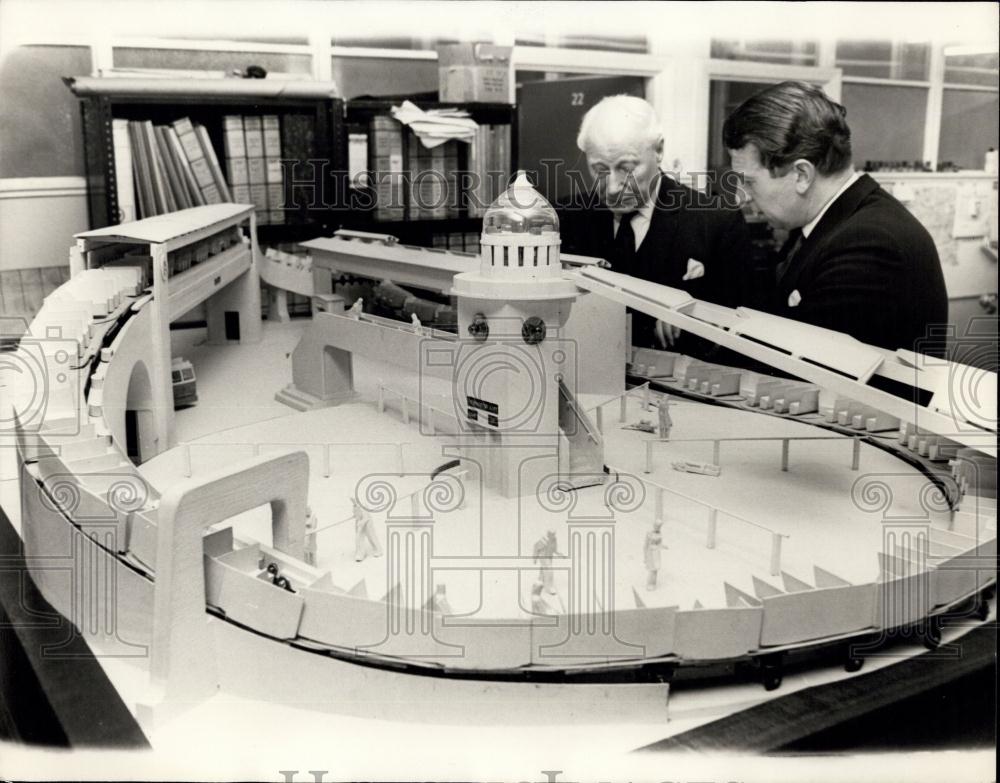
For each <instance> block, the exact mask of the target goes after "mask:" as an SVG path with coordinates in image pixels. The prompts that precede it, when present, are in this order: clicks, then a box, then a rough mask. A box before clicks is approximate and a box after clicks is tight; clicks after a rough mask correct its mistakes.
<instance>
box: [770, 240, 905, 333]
mask: <svg viewBox="0 0 1000 783" xmlns="http://www.w3.org/2000/svg"><path fill="white" fill-rule="evenodd" d="M814 268H815V270H816V273H815V275H814V277H813V278H812V280H811V281H810V283H809V285H808V286H804V290H803V291H802V292H801V295H802V301H801V302H800V303H799V305H798V306H796V307H794V308H791V310H790V313H791V315H792V317H793V318H796V319H798V320H802V321H806V322H807V323H811V324H815V325H816V326H823V327H826V328H828V329H835V330H838V331H844V327H845V324H850V325H851V329H850V331H851V333H852V334H853V335H854V336H855V337H857V339H859V340H861V341H862V342H866V343H872V344H876V345H877V344H880V343H881V342H883V341H884V340H885V338H886V336H887V335H889V334H892V333H893V331H894V330H895V329H896V328H897V326H896V324H897V322H898V319H899V315H900V313H899V303H900V302H901V301H902V300H903V299H904V298H905V297H906V296H907V295H908V294H909V293H910V292H909V289H910V288H911V287H912V286H913V285H914V282H915V281H913V280H909V279H908V274H907V264H906V260H905V258H903V255H902V253H901V252H900V250H899V249H898V248H897V246H896V243H895V242H894V241H893V236H892V234H891V232H890V230H889V229H888V228H886V227H882V226H877V225H870V224H869V225H861V226H857V227H856V228H855V230H852V231H850V232H840V233H839V235H838V236H837V237H836V241H829V242H827V243H826V245H825V247H824V248H823V250H822V253H821V255H820V257H819V258H818V259H817V263H816V264H815V266H814Z"/></svg>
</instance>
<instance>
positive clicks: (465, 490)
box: [12, 175, 997, 727]
mask: <svg viewBox="0 0 1000 783" xmlns="http://www.w3.org/2000/svg"><path fill="white" fill-rule="evenodd" d="M254 237H255V222H254V215H253V209H252V208H251V207H249V206H242V205H235V204H224V205H215V206H206V207H197V208H194V209H190V210H185V211H182V212H178V213H174V214H170V215H165V216H161V217H155V218H151V219H147V220H143V221H139V222H136V223H132V224H126V225H120V226H112V227H109V228H105V229H99V230H96V231H89V232H86V233H84V234H80V235H79V236H78V243H77V245H76V247H75V248H74V249H73V251H72V257H73V275H72V278H71V279H70V280H69V281H68V282H67V283H66V284H64V285H63V286H62V287H61V288H60V289H58V290H57V291H56V292H55V293H53V294H52V295H51V296H50V297H48V299H46V302H45V305H44V307H43V308H42V310H41V312H40V313H39V315H38V317H37V318H36V319H35V321H34V322H33V323H32V325H31V327H30V331H29V334H28V336H26V337H25V338H24V339H23V340H22V343H21V347H20V349H19V351H18V353H17V354H15V356H16V357H17V361H19V362H21V366H23V368H24V370H25V371H24V372H22V373H20V378H21V383H20V385H19V387H18V388H17V389H16V390H15V394H14V395H13V397H12V400H13V407H14V413H15V415H16V441H17V455H18V470H19V477H20V497H21V517H20V532H21V535H22V538H23V540H24V544H25V548H26V553H27V555H28V556H29V558H30V560H29V562H30V563H31V564H32V565H31V574H32V577H33V579H34V581H35V582H36V583H37V585H38V587H39V588H40V590H41V592H42V593H43V594H44V596H45V598H46V599H47V600H48V601H49V602H50V603H51V604H52V605H53V606H54V607H55V608H56V609H58V610H59V611H60V612H61V613H62V614H64V615H65V616H66V617H67V618H69V619H70V620H71V621H72V622H73V624H74V626H75V627H76V628H77V630H78V633H79V634H80V635H81V636H82V637H83V638H84V639H85V640H86V642H87V644H88V645H90V646H91V648H92V649H93V650H95V651H98V652H100V653H101V655H102V656H105V657H113V658H114V659H115V660H116V661H117V662H119V663H121V665H124V666H130V667H134V669H135V670H136V671H137V672H138V673H139V675H140V679H141V680H142V682H143V683H144V684H143V686H142V687H141V688H138V689H136V690H130V691H129V692H127V693H124V692H123V694H122V695H123V698H124V699H125V700H126V702H127V704H128V705H129V707H130V709H133V710H134V711H135V714H136V715H137V717H138V718H139V720H140V722H141V723H142V724H143V725H144V726H149V727H154V726H157V725H162V723H163V722H164V721H169V720H170V719H171V718H172V716H174V715H176V714H178V713H179V712H181V711H183V710H185V709H189V708H191V707H192V706H193V705H196V704H198V703H199V702H200V701H202V700H204V699H207V698H210V697H211V696H213V695H214V694H218V693H223V694H232V695H236V696H242V697H246V698H248V699H253V700H263V701H268V702H274V703H284V704H295V705H297V706H298V707H300V708H306V709H311V710H316V711H330V712H337V713H343V714H351V715H361V716H367V717H375V718H379V717H387V716H389V717H392V718H393V719H396V720H409V719H412V720H431V721H433V720H438V719H440V716H443V715H447V716H448V717H449V719H450V720H454V721H459V720H466V719H468V720H470V721H478V722H503V721H518V722H528V723H530V722H533V721H537V720H547V721H558V720H580V721H593V722H607V721H616V720H627V721H631V722H635V721H651V722H663V721H665V720H666V710H667V696H668V693H669V689H670V687H671V684H676V683H680V682H682V681H683V680H685V679H697V678H699V677H701V676H703V674H708V673H710V674H712V676H717V674H718V672H719V670H720V668H721V669H722V670H724V671H730V672H732V671H736V668H735V667H740V666H742V667H744V669H750V670H753V671H755V672H756V673H757V674H756V676H757V677H758V679H759V681H760V682H761V683H762V684H763V686H764V687H765V688H767V689H774V688H777V687H779V686H780V684H781V682H782V673H783V666H784V663H785V661H786V660H788V659H790V658H792V657H796V658H797V659H804V660H809V657H810V655H813V654H817V655H819V654H822V655H825V656H827V658H828V657H829V655H830V654H831V652H833V653H835V654H836V655H837V656H839V659H840V661H841V662H842V663H843V665H844V666H845V667H846V668H847V669H848V671H854V670H857V669H859V668H861V665H862V663H863V661H864V659H865V657H866V655H867V653H868V652H869V651H875V650H876V649H878V647H879V645H883V644H887V643H890V641H891V640H890V639H889V637H890V636H891V635H892V634H894V633H895V634H898V633H903V634H910V635H911V637H912V635H913V634H916V635H917V636H918V638H920V639H921V640H923V641H924V643H925V644H927V645H928V646H934V645H936V644H937V643H938V642H939V641H940V639H941V627H942V623H945V621H946V619H947V618H950V617H954V616H960V617H964V618H965V620H966V621H968V622H972V623H975V622H980V621H982V620H985V619H986V617H987V615H988V614H989V612H990V611H991V604H990V601H991V599H992V595H993V590H994V585H995V582H996V444H997V429H996V376H995V374H992V373H988V372H984V371H981V370H977V369H974V368H970V367H964V366H960V365H955V364H950V363H948V362H945V361H943V360H937V359H931V358H929V357H927V356H923V355H921V354H916V353H911V352H907V351H902V350H901V351H897V352H895V353H893V352H888V351H884V350H881V349H878V348H874V347H871V346H868V345H864V344H861V343H859V342H857V341H856V340H854V339H852V338H850V337H848V336H845V335H843V334H838V333H834V332H830V331H827V330H823V329H818V328H815V327H811V326H806V325H803V324H799V323H794V322H791V321H786V320H783V319H780V318H776V317H774V316H770V315H766V314H763V313H759V312H754V311H751V310H747V309H742V308H740V309H736V310H731V309H727V308H723V307H719V306H716V305H711V304H707V303H705V302H701V301H697V300H695V299H692V298H691V297H690V296H688V295H687V294H686V293H684V292H683V291H680V290H676V289H670V288H666V287H663V286H658V285H655V284H653V283H648V282H644V281H639V280H635V279H633V278H629V277H625V276H623V275H620V274H616V273H614V272H611V271H608V270H605V269H602V268H599V266H598V265H597V264H595V263H592V261H593V260H586V259H579V258H576V259H571V260H570V261H569V262H567V261H566V260H564V259H561V258H560V252H559V245H560V241H559V225H558V220H557V218H556V215H555V212H554V211H553V210H552V208H551V206H550V205H549V204H548V203H547V202H546V201H545V200H544V199H543V198H542V197H541V196H540V195H539V194H538V193H537V192H535V191H534V189H533V188H532V187H531V185H530V183H528V181H527V180H526V179H525V178H524V177H523V175H522V176H520V177H519V178H518V179H517V181H515V182H514V184H513V185H512V186H511V188H510V189H509V190H508V191H507V192H506V193H504V194H503V195H502V196H501V197H500V198H499V200H498V201H497V202H496V203H495V204H494V205H493V206H492V207H491V208H490V209H489V210H488V211H487V213H486V215H485V217H484V220H483V233H482V245H481V247H482V251H481V255H480V256H479V258H478V260H477V259H476V258H475V257H472V256H469V255H466V254H461V253H447V252H441V251H430V250H426V249H420V248H409V247H405V246H402V245H399V244H396V243H394V242H388V241H383V240H382V239H380V238H378V237H374V238H372V237H368V236H365V235H354V236H335V237H333V238H323V239H317V240H313V241H311V242H308V243H305V244H306V246H307V248H308V249H309V251H310V253H311V262H310V263H309V264H303V265H302V267H301V268H295V267H294V266H292V265H289V264H285V263H283V262H282V261H281V260H280V259H277V258H270V259H268V258H264V257H263V256H262V255H261V254H260V253H259V252H258V250H257V247H256V241H255V239H254ZM195 249H197V251H198V252H192V251H194V250H195ZM192 259H194V261H192ZM185 264H187V265H186V266H185ZM276 267H281V268H280V269H277V268H276ZM337 273H341V274H343V273H351V274H364V275H368V276H371V277H373V278H375V279H377V280H382V279H388V280H391V281H393V282H394V283H395V284H398V285H409V286H416V287H418V288H421V289H423V290H429V291H437V292H441V293H446V294H449V295H451V296H453V297H454V298H455V302H456V309H457V316H458V334H457V335H456V334H454V333H451V332H444V331H439V330H437V329H434V328H431V327H429V326H423V325H421V323H420V322H419V320H418V319H413V320H412V321H409V322H407V321H394V320H388V319H384V318H380V317H377V316H372V315H368V314H365V313H364V312H363V308H362V306H361V304H360V303H358V302H345V301H344V300H343V299H342V298H341V297H339V296H338V295H337V294H336V293H335V291H334V286H333V280H334V278H335V276H336V274H337ZM279 275H280V276H281V278H280V279H281V281H282V282H278V280H279ZM293 278H294V279H293ZM261 280H263V281H264V282H265V283H268V284H269V285H278V286H282V287H283V289H284V290H293V291H296V292H298V293H306V294H309V295H312V296H314V297H315V298H316V299H315V301H316V306H315V308H314V313H313V317H312V320H311V322H309V324H308V325H307V326H305V327H301V326H300V327H297V328H296V329H295V330H293V331H288V329H289V328H291V327H292V326H293V325H290V324H282V323H279V322H275V323H269V324H267V325H266V326H267V328H262V323H261V319H260V290H261V289H260V283H261ZM279 301H282V298H281V297H278V296H277V295H274V298H273V299H272V302H279ZM201 304H203V305H204V307H205V312H206V320H207V324H208V330H207V336H208V345H206V346H198V347H194V348H191V347H190V346H188V347H187V348H185V349H184V354H185V357H186V358H188V359H189V360H190V361H191V362H192V364H193V365H194V367H195V368H196V369H197V374H198V393H199V404H198V405H197V406H195V407H192V408H190V409H187V410H182V411H178V412H176V414H175V412H174V405H173V399H172V395H171V374H170V373H171V353H172V349H171V341H172V339H177V336H176V335H174V334H172V333H171V332H170V330H169V325H170V322H171V321H172V320H175V319H177V318H178V317H179V316H181V315H183V314H185V313H187V312H188V311H190V310H191V309H192V308H193V307H196V306H198V305H201ZM626 306H628V307H631V308H633V309H635V310H638V311H641V312H645V313H648V314H650V315H652V316H653V317H655V318H658V319H660V320H662V321H664V322H666V323H669V324H672V325H674V326H677V327H679V328H680V329H682V330H685V331H689V332H692V333H694V334H696V335H699V336H701V337H704V338H706V339H708V340H711V341H714V342H716V343H718V344H720V345H722V346H725V347H726V348H728V349H731V350H733V351H736V352H737V353H740V354H743V355H745V356H748V357H750V358H752V359H754V360H755V361H757V362H763V363H766V364H768V365H770V366H772V367H774V368H775V370H776V372H777V373H780V374H782V375H781V377H771V376H766V375H762V374H759V373H752V372H747V371H741V370H738V369H733V368H728V367H720V366H715V365H712V364H708V363H705V362H700V361H694V360H692V359H690V358H688V357H684V356H679V355H677V354H672V353H667V352H649V351H644V352H641V355H640V354H636V355H635V356H632V355H630V354H629V353H628V351H627V346H626V345H625V343H624V335H625V319H626V316H625V307H626ZM275 309H276V310H279V309H283V306H282V307H280V308H275ZM276 315H278V316H280V315H282V313H276ZM283 329H284V330H285V331H282V330H283ZM289 334H290V335H292V336H293V337H294V339H297V340H298V342H297V345H295V347H294V350H290V348H291V345H294V343H291V344H289V343H288V340H287V335H289ZM298 335H301V338H300V339H299V337H298ZM282 340H284V342H282ZM286 346H287V347H286ZM288 352H290V353H291V356H290V357H287V358H286V354H287V353H288ZM626 364H628V365H629V368H630V372H631V374H632V376H633V377H636V376H638V379H639V381H640V384H641V385H637V386H633V387H632V388H630V389H626V388H625V370H626ZM233 368H235V369H233ZM650 368H652V369H650ZM646 370H649V372H648V378H649V379H648V380H646V381H645V382H644V383H642V376H646V375H647V373H646ZM227 373H229V374H227ZM213 376H215V377H216V378H223V379H224V380H223V381H222V382H221V384H219V385H217V386H213ZM233 379H237V380H235V381H234V380H233ZM886 381H891V382H893V383H894V384H895V385H897V386H901V387H905V388H906V389H908V390H912V389H916V390H919V393H920V395H919V396H920V399H921V400H923V403H922V404H915V403H914V402H912V401H911V400H907V399H905V398H904V397H903V396H897V395H895V394H892V393H889V392H887V391H884V390H883V389H884V388H885V382H886ZM272 383H273V386H272V385H271V384H272ZM220 387H222V388H224V391H223V392H222V393H216V392H213V389H214V388H220ZM666 393H669V398H668V397H667V396H666ZM275 397H276V398H277V402H275ZM668 399H669V412H668V409H667V406H668ZM657 407H658V410H659V412H658V413H656V412H653V411H654V409H655V408H657ZM644 419H646V420H651V424H650V426H649V427H648V431H645V430H644V428H639V429H625V428H623V426H622V425H630V424H631V425H635V424H636V423H638V422H640V421H642V420H644ZM196 422H197V424H195V423H196ZM652 422H656V424H657V425H658V426H656V425H654V424H653V423H652ZM185 427H187V428H188V429H186V430H185V429H184V428H185ZM180 431H183V432H184V434H183V435H179V434H178V433H179V432H180ZM129 443H132V444H134V447H133V448H131V449H129V448H127V444H129ZM129 454H132V455H133V458H131V459H130V457H129V456H128V455H129ZM678 465H680V466H681V467H680V468H679V469H675V468H676V467H677V466H678ZM720 471H721V475H720ZM307 525H308V526H307ZM66 564H75V566H74V567H73V568H70V569H67V568H66V567H65V566H66ZM112 609H113V611H112ZM727 667H728V668H727ZM541 703H544V705H545V706H544V709H542V708H540V706H539V705H540V704H541Z"/></svg>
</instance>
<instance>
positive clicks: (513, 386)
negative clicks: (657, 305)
mask: <svg viewBox="0 0 1000 783" xmlns="http://www.w3.org/2000/svg"><path fill="white" fill-rule="evenodd" d="M480 245H481V247H482V254H481V259H480V265H479V271H478V272H463V273H461V274H458V275H456V276H455V282H454V287H453V289H452V293H454V294H455V296H456V297H457V299H458V325H459V337H460V338H462V348H461V354H460V357H459V359H458V361H457V362H456V365H455V389H454V393H455V401H456V404H457V405H459V406H462V407H463V408H464V410H463V413H464V421H465V424H466V431H467V432H468V433H470V434H471V435H473V436H475V437H473V438H471V439H470V440H471V442H470V443H469V445H468V448H467V449H466V450H465V452H464V453H465V454H466V455H467V456H468V457H469V458H470V459H473V460H475V461H476V462H478V463H479V464H480V465H481V466H482V470H483V476H484V481H485V483H486V484H487V486H490V487H492V488H493V489H495V490H497V491H498V492H500V493H502V494H503V495H505V496H507V497H515V496H519V495H525V494H530V493H534V492H535V491H536V490H537V487H538V483H539V482H540V481H541V480H542V479H543V478H545V477H546V476H550V475H553V474H556V473H558V472H559V471H560V450H561V447H565V448H563V452H564V453H565V454H568V446H566V439H565V436H563V435H561V433H560V393H561V392H560V387H562V389H563V391H562V395H563V398H564V399H572V396H573V395H574V394H575V391H576V375H577V367H576V355H577V354H576V347H575V345H574V344H573V343H572V342H571V341H568V340H566V339H564V338H563V336H562V329H563V327H564V326H565V324H566V320H567V319H568V317H569V313H570V308H571V307H572V304H573V301H574V300H575V299H576V297H577V295H578V293H579V291H578V289H577V287H576V285H575V284H574V283H572V282H571V281H569V280H565V279H563V277H562V266H561V264H560V262H559V218H558V217H557V216H556V212H555V210H554V209H553V208H552V205H551V204H549V202H548V201H546V200H545V198H543V197H542V195H541V194H540V193H538V191H536V190H535V189H534V188H533V187H532V186H531V183H530V182H529V181H528V178H527V177H526V176H525V174H524V172H518V175H517V177H516V179H515V181H514V183H513V184H512V185H511V186H510V187H509V188H508V189H507V190H506V191H505V192H504V193H503V194H501V195H500V197H499V198H498V199H497V200H496V201H495V202H494V203H493V205H492V206H490V208H489V209H488V210H487V212H486V214H485V216H484V218H483V233H482V239H481V240H480ZM564 418H565V417H564ZM564 423H565V422H564ZM562 467H563V470H564V471H565V470H566V469H567V467H568V456H565V458H564V459H563V460H562Z"/></svg>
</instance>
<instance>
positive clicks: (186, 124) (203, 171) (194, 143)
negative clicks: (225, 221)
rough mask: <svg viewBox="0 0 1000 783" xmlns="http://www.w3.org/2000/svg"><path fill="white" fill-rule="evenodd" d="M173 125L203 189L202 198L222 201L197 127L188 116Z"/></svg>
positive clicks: (193, 172)
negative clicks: (197, 132)
mask: <svg viewBox="0 0 1000 783" xmlns="http://www.w3.org/2000/svg"><path fill="white" fill-rule="evenodd" d="M173 126H174V130H175V131H177V138H178V140H179V141H180V143H181V148H182V149H183V150H184V155H185V156H186V157H187V160H188V165H189V166H190V167H191V173H192V174H193V175H194V179H195V182H196V183H197V185H198V189H199V190H200V191H201V195H202V199H203V200H204V201H205V203H206V204H219V203H221V202H222V194H221V193H220V192H219V188H218V185H216V183H215V177H213V176H212V170H211V168H210V167H209V165H208V161H207V160H205V151H204V149H203V148H202V146H201V142H200V141H198V135H197V134H196V133H195V128H194V125H192V124H191V120H190V119H188V118H187V117H182V118H181V119H179V120H175V121H174V123H173Z"/></svg>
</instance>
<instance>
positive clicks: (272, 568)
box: [267, 563, 295, 593]
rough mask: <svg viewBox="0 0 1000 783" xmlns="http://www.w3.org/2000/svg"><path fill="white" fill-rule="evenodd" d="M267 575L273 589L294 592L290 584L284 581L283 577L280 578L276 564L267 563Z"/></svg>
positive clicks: (286, 580)
mask: <svg viewBox="0 0 1000 783" xmlns="http://www.w3.org/2000/svg"><path fill="white" fill-rule="evenodd" d="M267 573H268V574H270V576H271V584H273V585H274V586H275V587H280V588H281V589H282V590H287V591H288V592H290V593H294V592H295V591H294V590H293V589H292V584H291V582H289V581H288V579H286V578H285V577H283V576H281V574H279V573H278V564H277V563H268V564H267Z"/></svg>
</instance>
